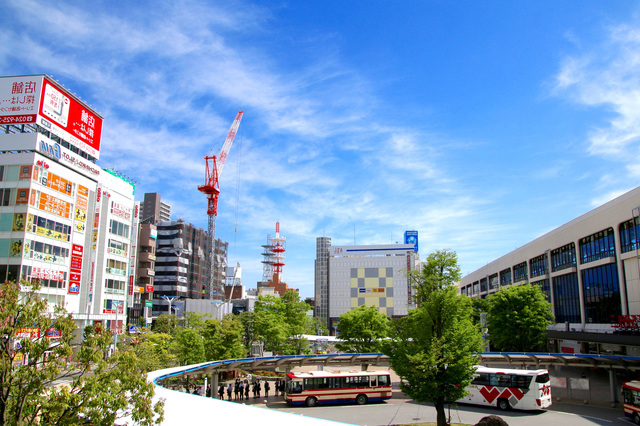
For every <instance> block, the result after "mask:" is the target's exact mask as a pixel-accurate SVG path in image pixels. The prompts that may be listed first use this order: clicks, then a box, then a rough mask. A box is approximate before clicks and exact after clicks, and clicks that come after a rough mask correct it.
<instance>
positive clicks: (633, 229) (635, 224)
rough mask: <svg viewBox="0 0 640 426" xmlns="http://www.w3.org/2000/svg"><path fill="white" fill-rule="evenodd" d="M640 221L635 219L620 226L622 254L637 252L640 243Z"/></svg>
mask: <svg viewBox="0 0 640 426" xmlns="http://www.w3.org/2000/svg"><path fill="white" fill-rule="evenodd" d="M639 225H640V219H639V218H637V217H634V218H633V219H631V220H628V221H626V222H624V223H621V224H620V246H621V247H622V253H627V252H629V251H633V250H636V248H637V246H636V244H637V241H638V231H639V230H640V226H639Z"/></svg>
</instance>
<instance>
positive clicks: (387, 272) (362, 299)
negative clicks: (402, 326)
mask: <svg viewBox="0 0 640 426" xmlns="http://www.w3.org/2000/svg"><path fill="white" fill-rule="evenodd" d="M362 305H367V306H375V307H377V308H378V310H379V311H380V312H381V313H383V314H385V315H388V316H392V315H393V268H352V269H351V307H352V308H357V307H358V306H362Z"/></svg>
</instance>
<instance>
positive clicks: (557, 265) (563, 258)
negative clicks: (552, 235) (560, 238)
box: [551, 243, 576, 272]
mask: <svg viewBox="0 0 640 426" xmlns="http://www.w3.org/2000/svg"><path fill="white" fill-rule="evenodd" d="M575 266H576V245H575V244H574V243H570V244H567V245H565V246H562V247H560V248H557V249H554V250H552V251H551V271H552V272H556V271H561V270H563V269H567V268H572V267H575Z"/></svg>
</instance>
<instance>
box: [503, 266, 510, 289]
mask: <svg viewBox="0 0 640 426" xmlns="http://www.w3.org/2000/svg"><path fill="white" fill-rule="evenodd" d="M506 285H511V269H505V270H504V271H500V287H503V286H506Z"/></svg>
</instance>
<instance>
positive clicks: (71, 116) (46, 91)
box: [0, 75, 102, 158]
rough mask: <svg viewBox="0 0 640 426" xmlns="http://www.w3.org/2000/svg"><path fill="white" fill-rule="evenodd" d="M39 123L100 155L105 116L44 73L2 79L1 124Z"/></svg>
mask: <svg viewBox="0 0 640 426" xmlns="http://www.w3.org/2000/svg"><path fill="white" fill-rule="evenodd" d="M25 123H38V124H39V125H41V126H43V127H44V128H46V129H47V130H49V131H51V133H53V134H55V135H57V136H59V137H61V138H62V139H64V140H65V141H67V142H69V143H70V144H72V145H75V146H76V147H78V148H79V149H81V150H83V151H85V152H87V153H88V154H90V155H91V156H92V157H95V158H100V137H101V134H102V117H100V116H99V115H98V114H96V113H95V112H94V111H93V110H92V109H91V108H89V107H88V106H87V105H85V104H84V103H82V102H80V101H78V100H77V99H76V98H75V97H74V96H73V95H71V93H69V92H67V91H66V90H64V89H63V88H62V87H60V86H58V85H57V84H55V83H54V82H53V81H51V80H50V79H49V78H47V77H45V76H44V75H32V76H18V77H1V78H0V124H25Z"/></svg>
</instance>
